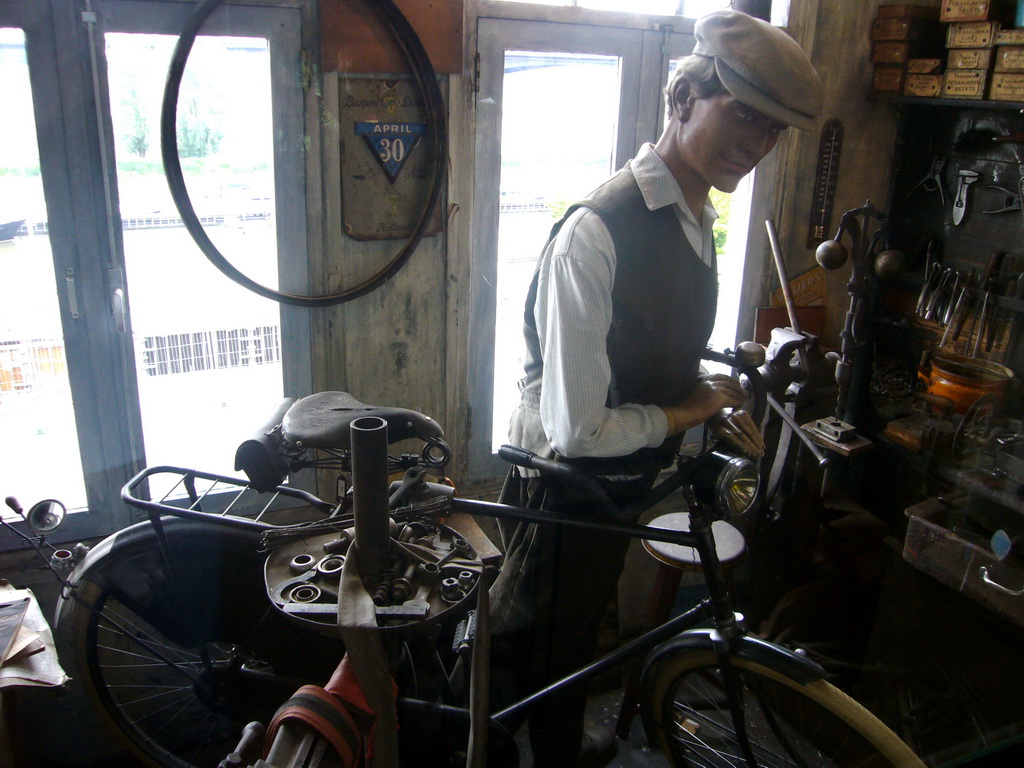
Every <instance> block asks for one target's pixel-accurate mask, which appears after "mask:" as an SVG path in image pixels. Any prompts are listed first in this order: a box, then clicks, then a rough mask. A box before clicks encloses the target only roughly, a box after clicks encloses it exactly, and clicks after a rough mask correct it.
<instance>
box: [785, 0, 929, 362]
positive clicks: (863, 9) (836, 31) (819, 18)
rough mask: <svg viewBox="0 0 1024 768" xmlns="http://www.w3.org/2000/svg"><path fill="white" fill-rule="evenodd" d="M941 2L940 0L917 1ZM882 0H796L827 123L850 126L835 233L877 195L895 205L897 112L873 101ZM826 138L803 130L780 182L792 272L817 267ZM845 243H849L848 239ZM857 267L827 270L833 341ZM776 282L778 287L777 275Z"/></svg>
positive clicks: (922, 0)
mask: <svg viewBox="0 0 1024 768" xmlns="http://www.w3.org/2000/svg"><path fill="white" fill-rule="evenodd" d="M914 3H915V4H917V5H933V6H938V5H939V0H914ZM880 4H882V3H880V2H879V0H869V2H842V3H836V2H829V0H792V5H791V8H790V24H789V28H790V32H791V33H792V34H793V36H794V37H795V38H796V39H797V40H798V41H799V42H800V43H801V45H803V47H804V50H805V51H807V52H808V55H809V56H810V57H811V61H812V63H813V64H814V66H815V68H816V69H817V70H818V74H819V75H820V76H821V79H822V83H823V84H824V87H825V105H824V112H823V115H822V121H823V122H824V120H827V119H830V118H838V119H839V120H840V121H841V122H842V124H843V132H844V138H843V148H842V154H841V159H840V166H839V181H838V186H837V188H836V195H835V205H834V209H833V214H832V233H831V235H832V236H834V235H835V229H836V227H837V226H838V225H839V219H840V217H841V216H842V213H843V211H847V210H850V209H853V208H857V207H859V206H861V205H864V203H865V201H867V200H871V202H872V203H874V204H875V205H876V206H877V207H878V208H880V209H882V210H883V211H884V210H887V207H888V205H889V187H890V167H891V160H892V154H893V150H894V145H895V141H896V113H895V111H894V110H893V109H892V107H890V106H889V105H887V104H883V103H881V102H877V101H872V100H870V99H868V96H867V94H868V90H869V88H870V84H871V75H872V65H871V43H870V29H871V22H872V20H873V19H874V17H875V13H876V11H877V8H878V5H880ZM819 139H820V135H819V134H818V133H811V132H803V133H799V134H796V140H795V141H793V142H791V143H790V144H789V145H788V146H787V147H785V148H783V149H784V158H782V159H781V162H782V172H781V179H780V181H781V183H779V184H778V186H777V190H778V192H777V199H776V202H775V204H774V206H773V208H774V210H775V211H777V217H778V218H777V222H778V228H779V239H780V241H781V244H782V250H783V253H784V254H785V257H786V262H787V267H788V269H789V273H790V277H791V278H793V277H796V276H797V275H799V274H801V273H803V272H805V271H806V270H808V269H810V268H812V267H813V266H815V264H816V262H815V260H814V251H813V250H812V249H809V248H807V225H808V221H809V218H810V212H811V196H812V193H813V186H814V173H815V167H816V161H817V155H818V147H819ZM845 242H846V244H847V245H849V244H850V242H849V239H847V240H846V241H845ZM849 277H850V266H849V265H847V266H846V267H844V268H842V269H840V270H837V271H835V272H829V273H827V278H826V279H827V282H828V298H827V302H826V303H827V314H826V331H825V334H824V341H825V343H826V344H831V345H837V344H838V340H839V339H838V334H839V331H841V330H842V327H843V321H844V318H845V314H846V310H847V307H848V303H849V300H848V295H847V293H846V283H847V281H848V279H849ZM770 283H771V287H772V288H775V287H778V285H779V282H778V279H777V277H775V276H774V275H773V276H772V280H771V281H770Z"/></svg>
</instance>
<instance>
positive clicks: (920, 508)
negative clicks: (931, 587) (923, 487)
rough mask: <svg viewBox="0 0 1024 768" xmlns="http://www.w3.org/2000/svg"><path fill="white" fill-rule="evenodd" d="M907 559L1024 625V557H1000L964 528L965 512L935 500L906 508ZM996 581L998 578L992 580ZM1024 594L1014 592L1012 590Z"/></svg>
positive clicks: (975, 599) (905, 548) (905, 544)
mask: <svg viewBox="0 0 1024 768" xmlns="http://www.w3.org/2000/svg"><path fill="white" fill-rule="evenodd" d="M906 514H907V517H908V525H907V536H906V539H905V541H904V544H903V559H904V560H906V561H907V562H908V563H910V564H911V565H912V566H914V567H915V568H917V569H918V570H920V571H922V572H923V573H926V574H928V575H929V576H931V577H932V578H934V579H936V580H937V581H939V582H941V583H943V584H945V585H946V586H948V587H951V588H952V589H955V590H956V591H958V592H960V593H961V594H962V595H964V597H967V598H968V599H970V600H973V601H975V602H976V603H979V604H980V605H982V606H984V607H985V608H987V609H988V610H990V611H992V612H993V613H996V614H998V615H999V616H1002V617H1003V618H1004V619H1006V620H1008V621H1010V622H1011V623H1013V624H1016V625H1018V626H1020V627H1024V561H1022V560H1021V558H1020V556H1019V555H1017V554H1015V553H1013V552H1011V554H1010V555H1009V556H1008V557H1007V558H1006V559H1005V560H1002V561H1000V560H998V559H997V558H996V556H995V555H994V554H993V553H992V550H991V549H990V548H989V547H988V544H987V542H985V541H984V540H983V539H982V538H981V537H977V536H974V535H973V534H971V533H968V532H966V531H964V530H962V529H961V528H960V526H959V520H960V519H961V516H960V515H959V514H958V513H957V511H956V510H955V509H954V510H950V509H949V508H947V507H946V506H945V505H943V504H940V503H939V502H938V501H936V500H929V501H926V502H922V503H921V504H917V505H915V506H913V507H910V508H909V509H907V510H906ZM992 582H994V583H992ZM1018 591H1020V592H1022V594H1011V592H1018Z"/></svg>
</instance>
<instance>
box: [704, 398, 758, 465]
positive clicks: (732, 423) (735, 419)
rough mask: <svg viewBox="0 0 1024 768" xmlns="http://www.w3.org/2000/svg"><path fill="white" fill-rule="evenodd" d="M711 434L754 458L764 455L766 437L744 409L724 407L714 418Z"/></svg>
mask: <svg viewBox="0 0 1024 768" xmlns="http://www.w3.org/2000/svg"><path fill="white" fill-rule="evenodd" d="M712 423H713V425H714V426H713V427H712V431H711V434H713V435H714V436H715V438H717V439H719V440H724V441H725V442H727V443H728V444H729V445H731V446H732V447H733V448H735V449H736V450H738V451H740V452H742V453H745V454H746V455H747V456H750V457H751V458H753V459H756V458H759V457H761V456H763V455H764V438H763V437H762V436H761V433H760V432H758V431H757V425H756V424H754V420H753V419H752V418H750V414H749V413H747V412H746V411H743V410H733V409H731V408H725V409H723V410H722V411H721V412H720V413H719V414H718V415H717V416H716V417H714V418H713V419H712Z"/></svg>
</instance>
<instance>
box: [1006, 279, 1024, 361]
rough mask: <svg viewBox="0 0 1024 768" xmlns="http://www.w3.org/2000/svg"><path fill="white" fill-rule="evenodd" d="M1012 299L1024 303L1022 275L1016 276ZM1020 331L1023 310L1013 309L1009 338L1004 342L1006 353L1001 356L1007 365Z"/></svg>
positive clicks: (1023, 316)
mask: <svg viewBox="0 0 1024 768" xmlns="http://www.w3.org/2000/svg"><path fill="white" fill-rule="evenodd" d="M1013 298H1015V299H1016V300H1017V301H1024V274H1021V275H1017V286H1016V288H1015V289H1014V292H1013ZM1021 331H1024V308H1021V307H1014V308H1013V320H1012V321H1011V323H1010V336H1009V338H1008V339H1007V341H1006V353H1005V354H1004V355H1003V362H1004V363H1006V364H1008V363H1009V362H1010V360H1011V359H1012V358H1013V353H1014V352H1015V351H1016V350H1017V342H1018V341H1019V339H1020V335H1021Z"/></svg>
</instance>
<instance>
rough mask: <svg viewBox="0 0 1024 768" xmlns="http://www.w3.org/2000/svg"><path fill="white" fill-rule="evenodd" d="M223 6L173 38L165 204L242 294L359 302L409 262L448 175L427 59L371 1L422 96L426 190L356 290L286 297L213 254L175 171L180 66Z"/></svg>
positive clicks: (404, 26) (165, 105) (164, 148)
mask: <svg viewBox="0 0 1024 768" xmlns="http://www.w3.org/2000/svg"><path fill="white" fill-rule="evenodd" d="M222 2H223V0H197V2H196V5H195V8H194V9H193V12H192V15H191V16H190V17H189V19H188V21H187V22H186V24H185V27H184V29H182V31H181V33H180V35H179V36H178V43H177V45H175V48H174V52H173V54H172V56H171V62H170V66H169V67H168V72H167V79H166V83H165V86H164V92H163V98H162V101H161V108H160V153H161V159H162V160H163V163H164V169H165V172H166V177H167V186H168V189H169V190H170V194H171V199H172V200H173V201H174V205H175V207H176V208H177V209H178V214H179V215H180V216H181V220H182V224H183V225H184V227H185V229H186V231H187V232H188V233H189V235H191V236H192V239H193V240H194V241H195V243H196V245H197V247H198V248H199V250H200V251H202V253H203V255H204V256H206V258H207V259H208V260H209V261H210V263H211V264H213V266H215V267H216V268H217V269H219V270H220V271H221V272H222V273H223V274H224V275H226V276H227V277H228V278H230V279H231V280H233V281H234V282H235V283H237V284H238V285H240V286H242V287H243V288H245V289H247V290H249V291H252V292H253V293H255V294H257V295H259V296H262V297H264V298H267V299H271V300H272V301H277V302H279V303H282V304H290V305H293V306H299V307H330V306H335V305H337V304H343V303H345V302H348V301H352V300H353V299H357V298H360V297H361V296H365V295H366V294H367V293H370V292H371V291H374V290H376V289H377V288H379V287H380V286H381V285H383V284H384V283H385V282H387V281H388V280H390V279H391V278H392V277H394V276H395V274H396V273H397V272H398V270H400V269H401V268H402V267H403V266H404V265H405V263H406V262H407V261H408V260H409V258H410V257H411V256H412V254H413V252H414V251H415V250H416V248H417V247H418V246H419V244H420V241H421V240H422V239H423V238H424V237H425V236H426V233H427V230H428V229H429V227H430V223H431V217H432V215H433V213H434V209H435V208H436V207H437V205H438V202H439V201H440V199H441V194H442V190H443V187H444V184H445V183H446V181H447V169H448V118H447V113H446V105H445V101H444V96H443V94H442V93H441V86H440V85H439V84H438V80H437V74H436V72H435V71H434V68H433V65H432V64H431V62H430V57H429V55H428V54H427V52H426V49H425V48H424V47H423V43H422V42H421V41H420V39H419V37H418V36H417V34H416V31H415V30H414V29H413V27H412V25H411V24H410V23H409V21H408V20H407V19H406V18H405V16H404V15H403V14H402V12H401V10H399V8H398V7H397V6H396V5H395V4H394V3H393V2H392V0H375V2H373V3H370V5H369V7H370V10H371V11H372V12H373V13H375V14H376V15H377V16H378V17H379V18H380V20H381V22H382V23H383V24H384V26H385V27H386V28H387V29H388V30H389V31H390V32H391V34H392V36H393V38H394V42H395V45H397V46H398V48H399V49H400V50H401V52H402V55H403V57H404V58H405V60H406V62H407V63H408V64H409V66H410V68H411V69H412V74H413V77H414V79H415V81H416V84H417V86H418V87H419V89H420V92H421V93H422V94H423V100H424V111H425V112H426V121H427V123H428V124H429V125H430V126H431V130H430V131H429V132H428V134H427V143H428V144H429V145H430V147H431V152H432V157H433V162H432V163H431V164H430V166H429V168H430V176H429V187H428V188H427V192H426V194H425V196H424V197H425V200H424V204H423V208H422V209H421V210H420V213H419V216H418V218H417V220H416V223H415V225H414V227H413V231H412V232H411V233H410V234H409V236H408V237H407V238H406V241H405V243H404V245H403V246H402V248H401V249H400V250H399V251H398V253H396V254H395V255H394V256H392V258H391V259H390V261H388V262H387V264H385V265H384V266H383V267H381V268H380V269H378V270H377V272H376V273H375V274H373V275H371V276H370V277H368V278H366V279H365V280H363V281H362V282H361V283H359V284H358V285H354V286H352V287H350V288H347V289H344V290H341V291H338V292H335V293H328V294H317V295H308V294H301V293H289V292H286V291H280V290H276V289H274V288H270V287H268V286H265V285H263V284H261V283H258V282H256V281H255V280H253V279H252V278H250V277H248V276H247V275H245V274H244V273H243V272H242V271H241V270H239V269H238V268H237V267H235V266H234V265H233V264H232V263H231V262H230V261H229V260H228V259H227V258H226V257H225V256H224V255H223V254H222V253H221V252H220V250H219V249H218V248H217V246H216V245H215V244H214V243H213V241H212V240H211V239H210V236H209V235H208V234H207V233H206V228H205V227H204V226H203V224H202V222H201V221H200V220H199V217H198V215H197V214H196V212H195V208H194V207H193V205H192V199H191V197H190V196H189V193H188V186H187V185H186V183H185V177H184V174H183V173H182V170H181V158H180V156H179V153H178V133H177V119H178V117H177V108H178V96H179V90H180V87H181V82H182V78H183V76H184V73H185V66H186V64H187V63H188V57H189V54H190V52H191V50H192V46H193V44H194V43H195V40H196V37H197V36H198V34H199V32H200V30H201V29H202V27H203V24H204V23H205V22H206V20H207V19H208V18H209V17H210V16H211V15H212V14H213V12H214V11H215V10H217V8H218V7H219V6H220V5H221V3H222Z"/></svg>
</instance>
